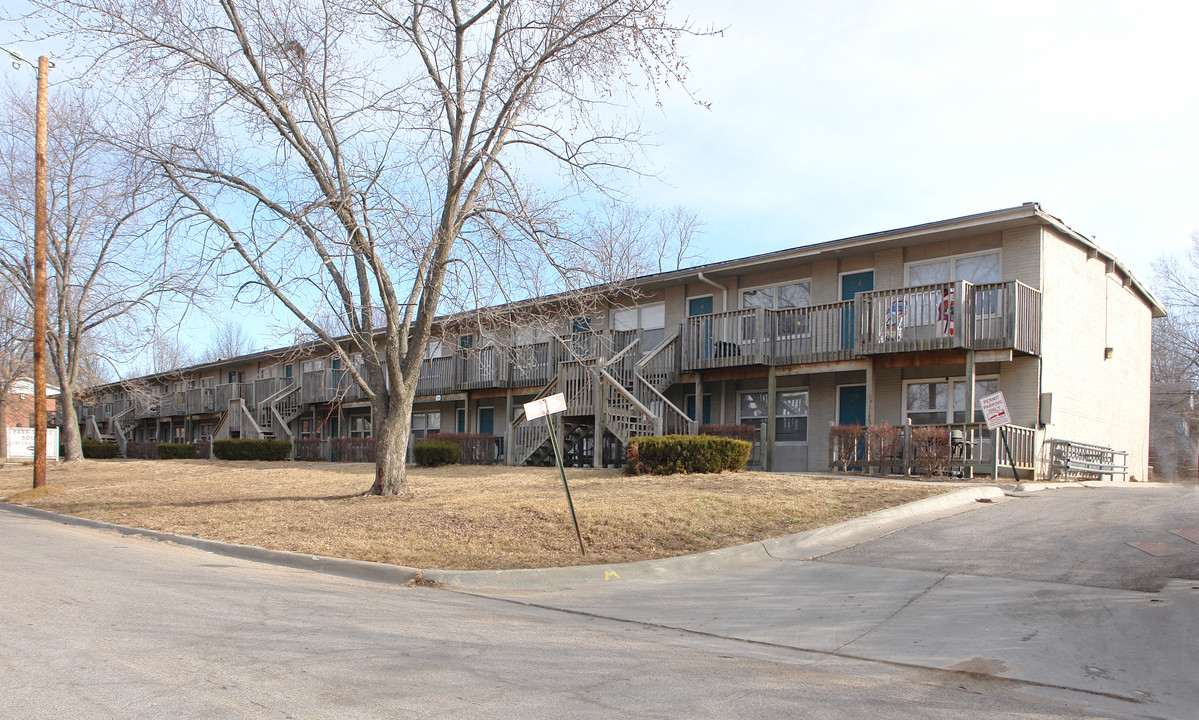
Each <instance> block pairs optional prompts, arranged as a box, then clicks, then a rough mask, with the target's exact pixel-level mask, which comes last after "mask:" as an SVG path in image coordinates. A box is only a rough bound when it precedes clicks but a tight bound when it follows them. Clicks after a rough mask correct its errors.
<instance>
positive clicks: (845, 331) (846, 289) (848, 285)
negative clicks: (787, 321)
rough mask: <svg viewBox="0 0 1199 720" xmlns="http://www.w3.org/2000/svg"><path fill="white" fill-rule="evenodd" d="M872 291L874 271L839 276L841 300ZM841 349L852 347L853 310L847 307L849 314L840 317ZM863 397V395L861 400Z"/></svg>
mask: <svg viewBox="0 0 1199 720" xmlns="http://www.w3.org/2000/svg"><path fill="white" fill-rule="evenodd" d="M873 289H874V271H873V270H866V271H864V272H859V273H850V274H848V275H842V276H841V299H842V300H853V296H854V295H857V294H858V293H860V292H870V291H871V290H873ZM841 318H842V319H841V347H842V348H843V349H845V350H849V349H851V348H853V345H854V322H853V320H854V308H853V306H852V305H851V306H849V312H847V313H845V314H844V315H842V316H841ZM864 397H865V396H864V395H863V398H864Z"/></svg>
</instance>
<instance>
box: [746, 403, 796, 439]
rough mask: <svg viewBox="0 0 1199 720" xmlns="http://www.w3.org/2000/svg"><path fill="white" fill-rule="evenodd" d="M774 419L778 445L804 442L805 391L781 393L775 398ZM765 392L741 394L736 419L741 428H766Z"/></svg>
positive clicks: (775, 436)
mask: <svg viewBox="0 0 1199 720" xmlns="http://www.w3.org/2000/svg"><path fill="white" fill-rule="evenodd" d="M776 399H777V402H776V403H775V417H776V422H777V423H778V427H777V428H776V429H775V435H774V439H775V440H776V441H778V442H807V441H808V391H807V390H782V391H779V393H778V394H777V396H776ZM766 400H767V394H766V393H765V392H747V393H741V406H740V413H739V414H740V419H741V423H742V424H743V425H753V426H754V427H757V428H760V427H762V426H763V425H765V424H766V418H767V412H768V407H767V404H766Z"/></svg>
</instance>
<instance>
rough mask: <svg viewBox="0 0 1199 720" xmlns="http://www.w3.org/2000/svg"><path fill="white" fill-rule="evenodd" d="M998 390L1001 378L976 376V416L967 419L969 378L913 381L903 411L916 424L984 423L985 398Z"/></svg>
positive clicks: (907, 385) (908, 387) (907, 392)
mask: <svg viewBox="0 0 1199 720" xmlns="http://www.w3.org/2000/svg"><path fill="white" fill-rule="evenodd" d="M997 392H999V378H995V377H990V378H976V379H975V381H974V417H973V418H971V419H970V420H967V419H966V381H965V379H964V378H953V379H948V378H930V379H928V380H913V381H911V382H908V383H907V384H906V389H905V405H906V406H905V408H904V414H905V415H906V416H907V418H908V419H909V420H911V421H912V424H913V425H948V424H951V423H952V424H960V423H966V422H970V423H981V422H984V421H985V418H984V416H983V411H982V402H981V400H982V398H984V397H986V396H987V395H994V394H995V393H997ZM951 401H952V408H951V405H950V403H951ZM951 409H952V413H951Z"/></svg>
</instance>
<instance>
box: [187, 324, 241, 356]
mask: <svg viewBox="0 0 1199 720" xmlns="http://www.w3.org/2000/svg"><path fill="white" fill-rule="evenodd" d="M250 342H251V341H250V335H249V334H248V333H247V332H246V330H245V328H243V327H242V326H241V323H238V322H234V321H232V320H226V321H225V322H222V323H219V324H218V325H217V326H216V327H215V328H214V329H213V330H212V336H211V339H210V341H209V346H208V348H207V349H206V350H205V351H204V352H203V354H202V355H201V356H200V360H201V361H203V362H216V361H218V360H227V359H229V358H235V357H237V356H239V355H245V354H246V353H248V352H250V347H251V345H250Z"/></svg>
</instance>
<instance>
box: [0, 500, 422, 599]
mask: <svg viewBox="0 0 1199 720" xmlns="http://www.w3.org/2000/svg"><path fill="white" fill-rule="evenodd" d="M0 509H4V510H7V511H9V512H11V513H14V514H16V515H26V516H29V517H35V518H41V519H43V520H54V521H57V522H60V523H62V524H64V525H76V526H79V527H87V528H97V529H100V530H115V531H117V532H119V533H120V534H122V535H139V536H142V537H148V538H152V539H154V540H162V541H164V542H172V543H175V544H177V545H186V546H188V547H193V548H196V549H198V550H205V551H207V552H211V553H215V554H217V555H223V556H225V557H235V558H241V559H242V560H252V561H254V562H262V563H268V564H270V565H282V566H284V567H290V568H296V569H298V570H311V571H313V572H319V573H327V574H329V575H340V576H342V577H348V578H355V579H358V580H373V581H375V582H385V583H393V584H399V585H405V584H407V583H409V582H411V581H412V580H413V579H414V578H417V577H419V576H420V570H417V569H416V568H410V567H404V566H402V565H388V564H386V563H377V562H368V561H366V560H347V559H345V558H332V557H325V556H323V555H306V554H304V553H297V552H291V551H289V550H268V549H266V548H260V547H255V546H253V545H237V544H235V543H227V542H221V541H219V540H205V539H203V538H196V537H188V536H186V535H172V534H170V533H164V532H158V531H157V530H146V529H144V528H133V527H126V526H124V525H114V524H112V523H106V522H101V521H99V520H88V519H86V518H78V517H73V516H71V515H60V514H59V513H56V512H51V511H49V510H41V509H39V508H31V507H26V506H24V505H13V504H10V503H0Z"/></svg>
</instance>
